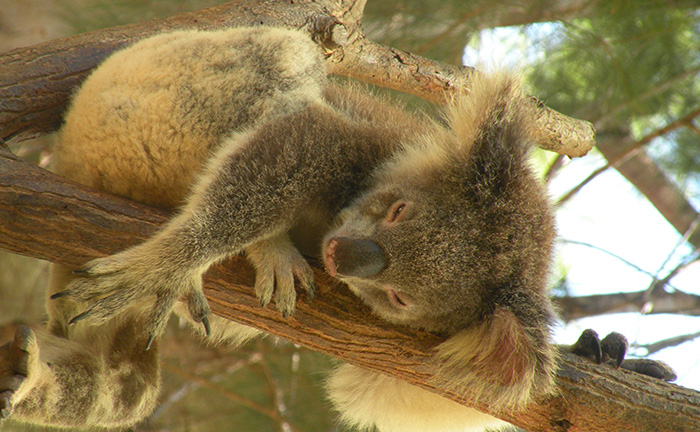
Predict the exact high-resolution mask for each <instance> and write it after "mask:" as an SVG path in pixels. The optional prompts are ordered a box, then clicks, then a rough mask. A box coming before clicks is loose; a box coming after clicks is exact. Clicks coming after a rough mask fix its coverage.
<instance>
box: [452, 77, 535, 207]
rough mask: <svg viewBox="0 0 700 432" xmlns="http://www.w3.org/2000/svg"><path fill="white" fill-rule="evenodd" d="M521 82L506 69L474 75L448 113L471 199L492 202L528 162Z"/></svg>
mask: <svg viewBox="0 0 700 432" xmlns="http://www.w3.org/2000/svg"><path fill="white" fill-rule="evenodd" d="M528 106H529V105H528V104H526V103H525V99H524V96H523V93H522V90H521V86H520V80H519V79H517V78H515V77H513V76H510V75H508V74H505V73H500V74H494V75H483V74H478V73H474V74H472V77H471V82H470V91H469V93H468V94H467V95H462V96H460V97H457V98H456V99H455V100H454V101H453V102H452V103H451V104H450V107H449V109H448V111H447V117H448V123H449V124H450V127H451V129H452V131H453V133H454V135H455V137H456V139H457V141H458V143H459V144H458V145H459V148H460V154H461V156H462V161H461V166H462V168H463V169H466V175H465V176H463V177H462V178H463V179H464V184H465V186H467V189H468V190H467V192H468V196H470V197H471V198H472V199H474V200H475V201H477V202H478V201H481V200H486V201H491V200H493V199H498V198H499V197H500V196H502V195H503V194H504V193H507V191H508V190H509V189H512V188H509V185H511V184H512V183H513V182H514V181H515V182H517V181H518V179H519V177H520V175H521V173H522V171H523V170H522V167H523V166H524V165H525V164H527V159H526V155H527V151H528V149H529V146H530V140H531V137H532V130H531V129H532V126H531V125H532V124H533V121H532V118H531V117H532V112H531V111H530V110H529V108H528Z"/></svg>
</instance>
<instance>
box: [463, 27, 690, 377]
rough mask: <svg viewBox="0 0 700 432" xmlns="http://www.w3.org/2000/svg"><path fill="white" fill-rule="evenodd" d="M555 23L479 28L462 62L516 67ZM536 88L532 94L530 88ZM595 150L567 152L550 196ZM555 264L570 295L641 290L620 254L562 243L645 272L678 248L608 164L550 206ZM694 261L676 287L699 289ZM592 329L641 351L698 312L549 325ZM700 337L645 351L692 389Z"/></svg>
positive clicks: (586, 167) (581, 174)
mask: <svg viewBox="0 0 700 432" xmlns="http://www.w3.org/2000/svg"><path fill="white" fill-rule="evenodd" d="M555 29H556V24H549V23H548V24H541V25H536V26H530V27H528V32H527V33H523V32H522V31H521V30H520V29H519V28H497V29H493V30H485V31H483V32H482V33H481V34H480V37H479V38H475V39H478V41H477V42H476V43H473V44H470V45H468V46H467V47H466V48H465V51H464V57H463V61H464V64H465V65H471V66H477V67H479V68H481V69H482V70H483V69H486V70H490V69H491V70H492V69H495V68H504V67H505V68H507V69H511V70H515V71H517V70H518V69H521V68H524V67H526V66H527V64H528V62H531V61H533V60H534V59H536V58H537V57H538V56H539V55H541V52H540V51H538V49H537V46H536V44H535V43H533V36H534V39H540V38H541V37H543V35H546V34H547V33H552V32H553V31H554V30H555ZM535 96H536V95H535ZM604 162H605V161H604V159H603V157H602V156H600V155H599V154H597V152H595V151H594V152H591V154H589V155H588V156H586V157H584V158H578V159H573V160H570V161H569V162H568V163H567V164H566V165H565V166H564V167H563V169H561V170H560V172H559V173H558V174H557V175H556V176H555V177H554V178H553V179H552V180H551V181H550V183H549V192H550V195H551V196H552V197H553V199H557V198H558V197H559V196H561V195H563V194H564V193H566V192H568V191H569V190H570V189H571V188H572V187H573V186H575V185H577V184H578V183H579V182H580V181H582V180H583V179H584V178H585V177H587V176H588V174H590V173H591V172H592V171H593V170H595V169H597V168H599V167H601V166H603V165H604ZM557 225H558V231H559V241H558V244H557V255H558V262H559V267H563V268H564V269H565V271H566V272H567V283H568V286H569V290H570V291H569V292H570V294H571V295H592V294H606V293H615V292H633V291H641V290H644V289H646V288H648V287H649V284H650V283H651V281H652V277H651V276H649V275H648V274H645V273H644V272H640V271H639V270H638V269H637V268H635V267H633V266H630V265H629V264H626V263H625V262H623V261H622V260H620V259H618V258H615V257H614V256H612V255H610V254H606V253H605V252H602V251H600V250H596V249H593V248H590V247H586V246H581V245H575V244H571V243H567V240H568V241H578V242H585V243H590V244H594V245H595V246H597V247H599V248H601V249H603V250H605V251H608V252H610V253H612V254H613V255H615V256H618V257H621V258H624V260H626V261H628V262H630V263H633V264H634V265H635V266H637V267H639V268H641V269H642V270H644V271H645V272H647V273H650V274H652V275H654V274H659V275H660V277H663V276H665V274H666V271H665V270H668V269H671V268H673V267H675V265H676V264H677V263H678V262H679V260H680V259H681V258H682V257H683V254H684V253H687V252H689V251H690V248H689V247H688V246H687V245H685V244H679V241H680V237H681V236H680V235H679V234H678V233H677V232H676V230H675V229H674V228H673V227H672V226H671V225H670V224H669V223H668V222H667V221H666V220H665V219H664V218H663V216H661V215H660V214H659V213H658V211H657V210H656V209H655V208H654V207H653V206H652V205H651V204H650V203H649V202H648V201H647V200H646V199H645V198H644V197H643V196H642V195H641V194H640V193H639V192H638V191H637V190H636V189H635V188H634V186H632V185H631V184H630V183H629V182H627V180H626V179H624V177H622V176H621V175H620V174H618V173H617V171H615V170H608V171H606V172H605V173H603V174H602V175H600V176H598V177H597V178H596V179H595V180H593V181H592V182H591V183H589V184H588V185H587V186H586V187H584V188H583V189H582V190H581V191H580V192H579V193H578V194H577V195H576V196H575V197H574V198H573V199H571V200H569V201H568V202H567V203H565V204H564V205H563V206H562V207H561V208H559V209H558V211H557ZM698 280H700V264H698V263H695V264H693V265H691V266H690V267H689V268H688V269H686V270H685V271H684V272H683V273H681V274H680V275H678V276H677V277H675V278H674V279H673V280H672V282H671V284H672V285H673V287H675V288H676V289H679V290H682V291H684V292H687V293H693V294H698V295H700V284H698V283H697V281H698ZM587 328H592V329H594V330H596V331H597V332H598V333H599V335H600V336H601V337H603V336H605V335H606V334H607V333H609V332H611V331H617V332H619V333H622V334H624V335H625V336H626V337H627V338H628V340H629V341H630V342H631V343H632V344H633V346H632V348H631V349H630V353H629V355H630V356H634V355H640V356H644V355H646V351H645V350H644V349H641V348H635V347H634V344H648V343H652V342H656V341H659V340H664V339H667V338H670V337H673V336H678V335H683V334H688V333H694V332H697V331H700V317H687V316H678V315H667V314H642V313H623V314H611V315H602V316H596V317H589V318H585V319H580V320H574V321H571V322H569V323H566V324H564V323H562V324H561V325H560V326H558V327H557V329H556V331H555V340H556V341H557V342H558V343H565V344H570V343H573V342H575V341H576V339H577V338H578V336H579V335H580V333H581V331H583V330H584V329H587ZM698 353H700V338H698V339H696V340H694V341H691V342H686V343H684V344H681V345H678V346H676V347H672V348H666V349H664V350H662V351H659V352H657V353H654V354H652V355H650V356H649V358H652V359H655V360H661V361H665V362H666V363H668V364H669V365H671V366H672V367H673V368H674V369H675V371H676V373H677V374H678V380H677V381H676V383H677V384H679V385H682V386H685V387H690V388H694V389H698V390H700V355H698Z"/></svg>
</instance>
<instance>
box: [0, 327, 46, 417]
mask: <svg viewBox="0 0 700 432" xmlns="http://www.w3.org/2000/svg"><path fill="white" fill-rule="evenodd" d="M37 360H38V347H37V344H36V337H35V336H34V332H32V331H31V330H30V329H29V327H26V326H19V327H17V329H16V330H15V334H14V339H13V340H12V342H9V343H7V344H5V345H3V346H2V347H0V420H4V419H6V418H8V417H9V416H10V414H12V402H13V401H12V398H13V397H14V395H15V393H16V392H17V391H18V390H19V388H20V386H21V385H22V384H23V383H24V382H25V381H26V380H27V378H28V377H29V375H30V374H31V373H32V369H33V368H34V366H35V364H36V362H37Z"/></svg>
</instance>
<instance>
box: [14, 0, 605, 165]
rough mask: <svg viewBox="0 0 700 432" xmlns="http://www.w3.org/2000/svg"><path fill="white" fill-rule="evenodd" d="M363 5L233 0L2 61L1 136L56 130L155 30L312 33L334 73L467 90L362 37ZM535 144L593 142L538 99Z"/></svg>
mask: <svg viewBox="0 0 700 432" xmlns="http://www.w3.org/2000/svg"><path fill="white" fill-rule="evenodd" d="M364 3H365V2H364V1H363V0H357V1H351V0H343V1H339V2H332V1H330V0H326V1H312V0H299V1H294V2H289V1H282V0H276V1H264V2H263V1H249V2H244V1H238V2H230V3H226V4H224V5H221V6H216V7H213V8H209V9H204V10H201V11H197V12H192V13H187V14H181V15H176V16H173V17H169V18H165V19H156V20H151V21H148V22H145V23H139V24H132V25H127V26H122V27H114V28H110V29H104V30H98V31H95V32H91V33H85V34H81V35H77V36H73V37H69V38H65V39H60V40H57V41H51V42H47V43H43V44H39V45H35V46H32V47H28V48H20V49H16V50H14V51H11V52H9V53H7V54H4V55H2V56H0V138H3V139H5V140H6V141H11V140H22V139H27V138H31V137H35V136H39V135H42V134H45V133H49V132H51V131H53V130H56V129H57V128H58V126H59V125H60V119H61V116H62V113H63V110H64V109H65V106H66V104H67V102H68V100H69V97H70V95H71V93H72V91H73V90H74V88H75V87H76V86H77V85H79V84H80V83H81V82H82V80H83V79H84V78H85V77H86V76H87V74H88V73H89V72H90V70H91V69H92V68H93V67H95V66H96V65H97V64H99V63H100V62H101V61H102V60H103V59H105V58H106V57H107V56H108V55H109V54H110V53H111V52H113V51H114V50H116V49H119V48H122V47H124V46H126V45H128V44H130V43H133V42H135V41H137V40H139V39H142V38H144V37H147V36H150V35H152V34H154V33H157V32H161V31H166V30H174V29H182V28H199V29H216V28H224V27H232V26H242V25H261V24H266V25H276V26H284V27H291V28H305V29H307V30H309V31H311V32H312V33H313V34H314V35H315V36H316V37H317V39H318V40H319V43H321V44H322V45H323V46H324V47H325V48H326V50H327V52H328V54H329V55H328V62H329V69H330V71H331V72H332V73H334V74H338V75H344V76H348V77H352V78H358V79H361V80H364V81H367V82H370V83H372V84H376V85H379V86H384V87H390V88H394V89H396V90H400V91H404V92H407V93H413V94H417V95H419V96H421V97H424V98H426V99H428V100H433V101H444V100H445V96H446V95H447V94H449V93H452V92H454V91H457V90H459V91H465V90H467V91H468V83H469V73H470V72H469V71H470V69H465V68H461V67H455V66H450V65H446V64H442V63H438V62H434V61H431V60H428V59H425V58H421V57H418V56H413V55H411V54H409V53H406V52H402V51H399V50H396V49H392V48H388V47H385V46H383V45H380V44H376V43H374V42H371V41H369V40H367V39H366V38H365V37H364V35H363V34H362V30H361V23H360V18H361V16H362V9H363V7H364ZM528 103H529V104H530V105H531V107H532V109H533V110H534V111H535V112H536V117H537V122H538V126H539V127H538V129H537V130H538V131H539V136H538V137H537V141H538V144H539V145H540V146H542V147H543V148H545V149H548V150H553V151H557V152H560V153H562V154H566V155H568V156H571V157H575V156H583V155H585V154H586V153H587V152H588V150H589V149H590V148H591V147H592V146H593V145H594V143H595V129H594V128H593V126H592V125H591V124H590V123H589V122H586V121H582V120H577V119H572V118H570V117H567V116H565V115H563V114H560V113H558V112H556V111H554V110H551V109H550V108H548V107H546V106H545V105H544V104H542V103H541V102H539V101H538V100H536V99H534V98H531V99H529V100H528Z"/></svg>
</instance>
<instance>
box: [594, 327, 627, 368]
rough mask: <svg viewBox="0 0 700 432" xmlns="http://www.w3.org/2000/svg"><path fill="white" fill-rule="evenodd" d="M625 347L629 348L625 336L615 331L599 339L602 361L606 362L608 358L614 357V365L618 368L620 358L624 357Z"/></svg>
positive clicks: (620, 362) (620, 361)
mask: <svg viewBox="0 0 700 432" xmlns="http://www.w3.org/2000/svg"><path fill="white" fill-rule="evenodd" d="M627 348H629V343H628V342H627V338H626V337H625V336H623V335H621V334H620V333H617V332H612V333H610V334H609V335H607V336H605V338H603V340H601V341H600V350H601V351H602V353H603V358H602V361H603V362H606V363H607V362H608V360H609V359H614V360H615V367H616V368H619V367H620V365H621V364H622V360H624V359H625V355H626V354H627Z"/></svg>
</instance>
